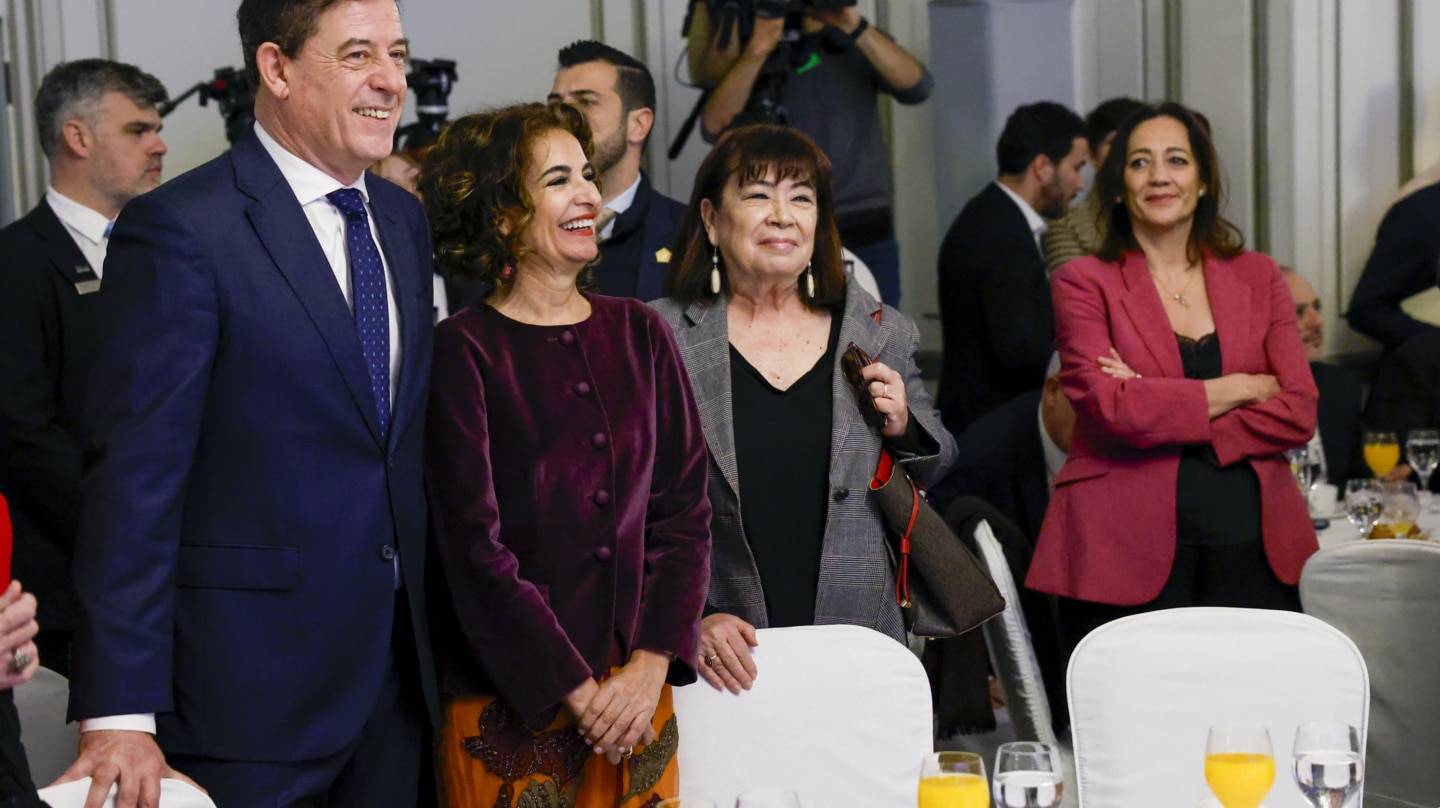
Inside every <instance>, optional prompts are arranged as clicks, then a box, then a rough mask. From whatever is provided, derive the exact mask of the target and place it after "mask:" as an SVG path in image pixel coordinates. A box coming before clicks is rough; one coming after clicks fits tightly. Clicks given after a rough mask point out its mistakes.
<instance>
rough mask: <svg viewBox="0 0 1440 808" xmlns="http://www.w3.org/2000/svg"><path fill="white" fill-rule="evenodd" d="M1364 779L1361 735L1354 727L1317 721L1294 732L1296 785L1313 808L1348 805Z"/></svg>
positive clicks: (1333, 807)
mask: <svg viewBox="0 0 1440 808" xmlns="http://www.w3.org/2000/svg"><path fill="white" fill-rule="evenodd" d="M1364 777H1365V762H1364V760H1363V759H1362V758H1361V757H1360V733H1359V732H1357V731H1356V730H1355V728H1354V727H1352V726H1350V725H1348V724H1334V723H1328V722H1318V721H1317V722H1313V723H1309V724H1301V725H1300V726H1299V727H1298V728H1296V730H1295V785H1297V786H1299V787H1300V793H1301V794H1304V795H1305V799H1306V801H1308V802H1309V803H1310V804H1311V805H1313V806H1315V808H1344V806H1347V805H1350V804H1351V802H1352V801H1353V800H1354V799H1355V796H1356V795H1357V794H1358V793H1359V792H1360V783H1361V782H1362V781H1363V780H1364Z"/></svg>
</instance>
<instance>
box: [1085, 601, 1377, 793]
mask: <svg viewBox="0 0 1440 808" xmlns="http://www.w3.org/2000/svg"><path fill="white" fill-rule="evenodd" d="M1368 681H1369V680H1368V679H1367V676H1366V672H1365V660H1364V659H1362V658H1361V656H1360V652H1359V650H1358V649H1357V648H1356V647H1355V644H1354V643H1352V642H1351V641H1350V640H1349V639H1348V638H1347V637H1346V636H1345V635H1344V634H1342V633H1340V632H1339V631H1337V630H1336V629H1334V628H1332V627H1330V626H1328V625H1326V624H1325V623H1323V622H1321V621H1319V620H1316V619H1315V618H1313V617H1308V616H1306V615H1303V614H1295V613H1292V612H1279V611H1263V610H1255V609H1213V608H1194V609H1170V610H1166V611H1158V612H1151V613H1148V614H1141V615H1135V616H1133V617H1126V618H1122V619H1120V620H1116V621H1114V622H1113V623H1108V624H1106V625H1104V626H1101V627H1100V628H1098V629H1096V630H1095V631H1093V632H1091V633H1090V635H1089V636H1087V637H1086V638H1085V639H1084V640H1081V642H1080V645H1079V646H1078V647H1077V648H1076V649H1075V654H1074V656H1072V657H1071V659H1070V670H1069V675H1068V682H1069V693H1070V731H1071V736H1072V739H1073V742H1074V750H1075V765H1076V769H1077V774H1078V783H1079V797H1080V805H1081V806H1082V808H1085V806H1095V808H1122V807H1124V808H1128V806H1142V805H1144V806H1151V805H1156V806H1158V805H1178V806H1190V805H1195V804H1196V803H1199V802H1201V801H1203V800H1205V799H1207V798H1209V797H1210V790H1209V788H1208V787H1207V786H1206V785H1205V767H1204V759H1205V736H1206V732H1207V730H1208V729H1209V727H1210V725H1212V724H1219V723H1247V724H1260V725H1263V726H1265V727H1267V728H1269V730H1270V742H1271V745H1272V747H1273V749H1274V753H1275V761H1276V767H1275V769H1276V776H1275V786H1274V788H1272V789H1271V791H1270V794H1269V795H1268V796H1267V797H1266V798H1265V803H1266V805H1268V806H1270V808H1303V807H1304V806H1307V803H1306V802H1305V800H1304V799H1303V798H1302V797H1301V796H1300V790H1299V789H1298V788H1296V787H1295V785H1294V782H1293V780H1292V778H1291V777H1289V776H1287V774H1286V772H1287V770H1288V769H1289V763H1290V759H1291V752H1292V745H1293V744H1294V741H1295V728H1296V727H1297V726H1299V725H1300V724H1302V723H1304V722H1306V721H1340V722H1344V723H1347V724H1352V725H1354V726H1356V727H1358V728H1359V730H1360V732H1361V736H1362V738H1361V744H1362V748H1363V744H1364V733H1365V731H1366V723H1367V718H1368V714H1369V703H1370V688H1369V684H1368ZM1362 800H1363V795H1362Z"/></svg>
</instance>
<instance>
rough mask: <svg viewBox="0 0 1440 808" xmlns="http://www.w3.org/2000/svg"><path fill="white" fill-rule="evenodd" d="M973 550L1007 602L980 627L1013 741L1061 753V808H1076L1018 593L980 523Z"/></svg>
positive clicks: (1068, 758)
mask: <svg viewBox="0 0 1440 808" xmlns="http://www.w3.org/2000/svg"><path fill="white" fill-rule="evenodd" d="M975 547H976V549H977V550H979V551H980V561H981V562H982V563H983V564H984V565H985V569H986V570H987V571H988V572H989V573H990V577H991V578H993V579H994V580H995V586H996V587H997V588H998V589H999V590H1000V595H1001V596H1002V597H1004V598H1005V611H1003V612H1001V613H1000V614H999V615H997V616H996V617H994V618H993V619H990V620H987V621H985V623H984V627H983V631H984V632H985V645H986V646H987V647H988V649H989V651H990V667H991V668H992V669H993V670H994V671H995V675H996V676H997V677H998V678H999V679H1000V685H1001V687H1003V688H1004V690H1005V706H1006V709H1007V710H1008V712H1009V715H1010V723H1011V725H1012V726H1013V727H1014V729H1015V740H1017V741H1043V742H1044V743H1048V744H1053V745H1054V746H1055V747H1056V748H1057V749H1059V750H1060V756H1061V758H1062V759H1063V762H1064V765H1065V782H1066V783H1067V784H1070V787H1069V788H1067V789H1066V790H1065V792H1064V795H1063V801H1062V803H1061V805H1062V806H1063V808H1073V806H1076V805H1078V804H1079V802H1078V800H1077V799H1076V796H1075V787H1074V785H1073V783H1074V782H1075V758H1074V756H1073V755H1072V754H1071V752H1070V748H1069V747H1068V746H1067V745H1065V744H1062V743H1060V742H1059V741H1058V740H1057V739H1056V737H1055V724H1054V722H1052V721H1051V720H1050V719H1051V716H1050V701H1049V697H1048V695H1047V694H1046V692H1045V682H1044V680H1043V679H1041V678H1040V662H1039V660H1038V659H1036V657H1035V644H1034V642H1033V641H1032V640H1031V639H1030V627H1029V626H1028V625H1026V623H1025V612H1024V611H1023V610H1022V609H1021V608H1020V590H1019V589H1018V588H1017V587H1016V586H1015V578H1014V577H1013V576H1011V575H1010V565H1009V564H1008V563H1007V562H1006V560H1005V548H1004V547H1002V546H1001V545H1000V542H999V540H998V539H996V538H995V533H994V531H992V530H991V529H990V523H989V522H986V521H985V520H983V519H982V520H980V524H978V525H976V526H975Z"/></svg>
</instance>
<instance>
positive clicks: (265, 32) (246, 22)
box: [235, 0, 398, 87]
mask: <svg viewBox="0 0 1440 808" xmlns="http://www.w3.org/2000/svg"><path fill="white" fill-rule="evenodd" d="M349 1H350V0H241V2H240V10H239V11H237V12H235V20H236V22H238V23H239V25H240V49H241V50H242V51H244V52H245V72H246V73H247V74H249V76H250V86H251V87H259V86H260V69H259V68H258V67H256V64H255V51H256V50H259V48H260V46H261V45H264V44H265V43H266V42H274V43H275V44H276V45H278V46H279V47H280V52H281V53H283V54H285V55H286V56H288V57H290V58H291V59H294V58H295V57H296V55H298V54H299V53H300V49H301V48H302V47H304V46H305V43H306V42H307V41H308V40H309V39H310V37H312V36H315V32H316V31H318V30H319V29H320V16H321V15H322V14H324V13H325V12H326V11H328V10H329V9H330V7H331V6H333V5H335V4H337V3H342V2H349ZM397 5H398V2H397Z"/></svg>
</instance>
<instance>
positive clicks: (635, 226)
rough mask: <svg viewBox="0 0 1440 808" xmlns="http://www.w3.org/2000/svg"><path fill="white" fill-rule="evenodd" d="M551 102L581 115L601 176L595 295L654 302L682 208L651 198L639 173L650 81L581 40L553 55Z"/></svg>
mask: <svg viewBox="0 0 1440 808" xmlns="http://www.w3.org/2000/svg"><path fill="white" fill-rule="evenodd" d="M549 100H550V101H564V102H565V103H567V104H571V105H573V106H575V108H577V109H579V110H580V111H581V112H582V113H584V115H585V120H586V122H588V123H589V124H590V130H591V133H592V135H593V136H594V140H595V155H594V157H593V158H592V159H591V163H592V164H593V165H594V166H595V170H596V171H597V172H599V174H600V193H601V203H602V205H603V206H604V207H603V208H602V210H601V211H600V214H599V215H598V216H597V217H596V222H595V233H596V238H598V239H599V241H600V263H599V264H598V265H596V267H595V280H596V284H597V286H598V287H599V291H600V293H601V294H605V295H615V296H618V297H634V298H639V299H640V300H656V299H658V298H661V297H663V296H664V292H663V290H662V288H661V287H662V286H663V285H664V282H665V273H666V272H667V271H668V270H669V269H670V259H671V256H672V251H673V250H674V245H673V244H672V243H671V236H673V235H674V233H675V230H676V229H677V228H678V227H679V226H680V219H681V218H682V217H683V216H684V215H685V205H683V204H682V203H680V202H676V201H675V200H673V199H671V198H669V197H668V196H665V195H664V194H661V193H660V192H659V191H656V190H655V188H654V187H653V186H652V185H651V184H650V178H649V177H648V176H647V175H646V174H645V172H644V171H642V170H641V168H640V157H641V155H642V154H643V153H644V152H645V145H646V143H648V142H649V140H650V130H651V128H652V127H653V126H654V125H655V79H654V78H653V77H652V76H651V75H650V70H649V68H647V67H645V64H644V63H643V62H641V61H639V60H637V59H635V58H633V57H631V56H629V55H628V54H625V53H623V52H621V51H619V50H616V49H615V48H612V47H610V46H609V45H605V44H602V43H600V42H594V41H591V40H581V41H579V42H575V43H573V44H571V45H567V46H566V47H564V48H562V49H561V50H560V70H559V71H558V72H557V73H556V74H555V84H554V86H553V87H552V88H551V89H550V97H549Z"/></svg>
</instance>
